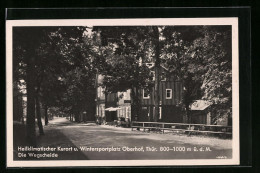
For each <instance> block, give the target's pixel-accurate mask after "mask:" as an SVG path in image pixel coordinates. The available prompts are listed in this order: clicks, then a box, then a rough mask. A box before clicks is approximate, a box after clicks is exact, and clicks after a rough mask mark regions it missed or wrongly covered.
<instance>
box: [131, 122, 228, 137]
mask: <svg viewBox="0 0 260 173" xmlns="http://www.w3.org/2000/svg"><path fill="white" fill-rule="evenodd" d="M131 128H132V130H134V129H143V131H146V130H148V131H156V132H162V133H164V132H165V131H172V132H173V131H175V132H178V133H179V132H182V133H188V134H189V135H191V134H206V135H207V134H215V135H222V136H225V137H227V136H232V126H222V125H206V124H186V123H164V122H137V121H133V122H132V124H131Z"/></svg>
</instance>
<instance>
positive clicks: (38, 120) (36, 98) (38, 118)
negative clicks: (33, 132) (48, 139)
mask: <svg viewBox="0 0 260 173" xmlns="http://www.w3.org/2000/svg"><path fill="white" fill-rule="evenodd" d="M35 103H36V115H37V124H38V127H39V133H40V135H44V132H43V127H42V118H41V107H40V101H39V96H38V94H37V93H36V94H35Z"/></svg>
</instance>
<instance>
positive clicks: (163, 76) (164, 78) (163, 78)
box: [161, 72, 166, 81]
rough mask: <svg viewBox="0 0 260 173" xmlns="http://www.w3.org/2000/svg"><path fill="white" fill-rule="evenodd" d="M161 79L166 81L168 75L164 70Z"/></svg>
mask: <svg viewBox="0 0 260 173" xmlns="http://www.w3.org/2000/svg"><path fill="white" fill-rule="evenodd" d="M161 81H166V75H165V73H164V72H162V75H161Z"/></svg>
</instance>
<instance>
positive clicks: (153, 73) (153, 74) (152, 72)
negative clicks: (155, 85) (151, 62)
mask: <svg viewBox="0 0 260 173" xmlns="http://www.w3.org/2000/svg"><path fill="white" fill-rule="evenodd" d="M151 74H152V76H153V81H155V72H154V71H151Z"/></svg>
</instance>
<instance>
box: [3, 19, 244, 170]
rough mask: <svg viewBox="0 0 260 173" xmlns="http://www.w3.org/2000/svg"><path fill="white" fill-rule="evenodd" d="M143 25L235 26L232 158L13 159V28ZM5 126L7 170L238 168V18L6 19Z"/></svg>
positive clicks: (233, 36)
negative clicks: (119, 167) (76, 167)
mask: <svg viewBox="0 0 260 173" xmlns="http://www.w3.org/2000/svg"><path fill="white" fill-rule="evenodd" d="M114 25H118V26H137V25H139V26H142V25H232V104H233V105H232V109H233V110H232V112H233V116H232V117H233V123H232V124H233V140H232V159H205V160H204V159H198V160H187V159H185V160H95V161H94V160H86V161H82V160H80V161H79V160H78V161H75V160H63V161H56V160H55V161H53V160H52V161H14V160H13V109H12V107H13V99H12V98H13V90H12V88H13V87H12V27H13V26H114ZM6 56H7V57H6V104H7V107H6V110H7V115H6V127H7V130H6V132H7V134H6V135H7V144H6V147H7V148H6V150H7V167H68V166H149V165H150V166H160V165H165V166H172V165H239V163H240V153H239V151H240V150H239V148H240V145H239V81H238V79H239V66H238V65H239V64H238V63H239V61H238V18H156V19H150V18H149V19H148V18H147V19H81V20H67V19H66V20H7V21H6Z"/></svg>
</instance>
